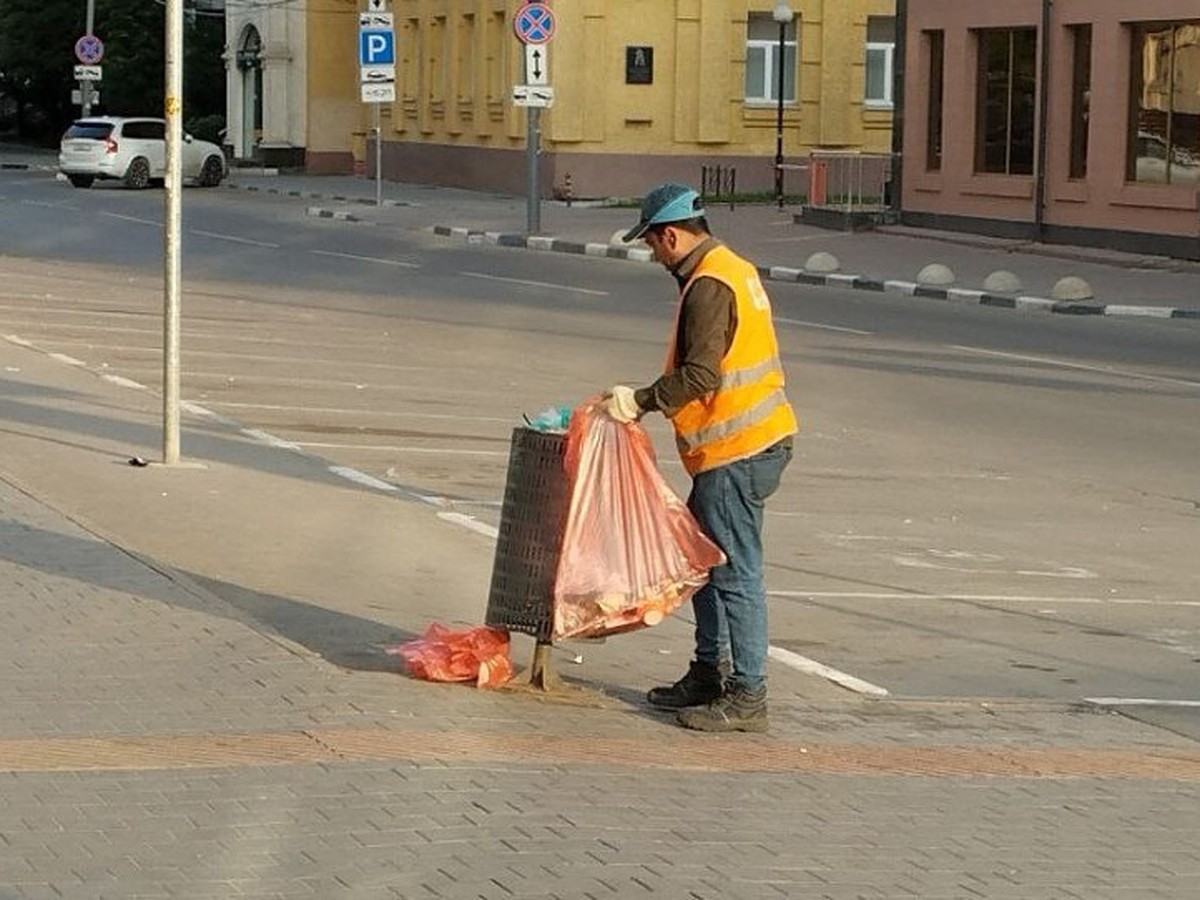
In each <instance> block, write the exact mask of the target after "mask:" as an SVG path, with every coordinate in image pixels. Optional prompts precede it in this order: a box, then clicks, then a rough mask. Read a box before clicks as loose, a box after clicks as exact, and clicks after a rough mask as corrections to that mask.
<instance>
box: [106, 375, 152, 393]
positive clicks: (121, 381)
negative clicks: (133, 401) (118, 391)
mask: <svg viewBox="0 0 1200 900" xmlns="http://www.w3.org/2000/svg"><path fill="white" fill-rule="evenodd" d="M100 377H101V378H103V379H104V380H105V381H107V382H110V383H112V384H115V385H118V386H119V387H127V388H133V389H134V390H135V391H144V390H146V389H147V388H146V386H145V385H144V384H142V383H140V382H137V381H133V380H132V379H129V378H122V377H121V376H120V375H101V376H100Z"/></svg>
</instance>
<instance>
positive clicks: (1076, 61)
mask: <svg viewBox="0 0 1200 900" xmlns="http://www.w3.org/2000/svg"><path fill="white" fill-rule="evenodd" d="M1071 47H1072V54H1073V57H1072V60H1071V160H1070V165H1069V166H1068V168H1067V175H1068V177H1070V178H1085V177H1087V151H1088V117H1089V116H1090V115H1091V99H1092V26H1091V25H1076V26H1074V27H1072V28H1071Z"/></svg>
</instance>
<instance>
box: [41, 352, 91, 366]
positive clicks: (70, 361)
mask: <svg viewBox="0 0 1200 900" xmlns="http://www.w3.org/2000/svg"><path fill="white" fill-rule="evenodd" d="M50 358H51V359H54V360H58V361H59V362H60V363H66V364H67V365H68V366H86V365H87V363H85V362H84V361H83V360H82V359H76V358H75V357H73V356H67V354H65V353H51V354H50Z"/></svg>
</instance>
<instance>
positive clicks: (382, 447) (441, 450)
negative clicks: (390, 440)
mask: <svg viewBox="0 0 1200 900" xmlns="http://www.w3.org/2000/svg"><path fill="white" fill-rule="evenodd" d="M294 446H295V447H299V448H304V447H311V448H313V449H316V450H366V451H371V452H379V453H435V454H437V455H438V456H499V457H505V458H507V457H508V451H507V450H454V449H450V448H447V447H397V446H393V445H389V444H333V443H324V442H318V441H299V442H297V443H296V444H294Z"/></svg>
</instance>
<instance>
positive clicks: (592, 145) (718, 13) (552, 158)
mask: <svg viewBox="0 0 1200 900" xmlns="http://www.w3.org/2000/svg"><path fill="white" fill-rule="evenodd" d="M522 5H523V4H521V3H519V2H515V0H390V2H388V4H387V8H388V11H390V12H391V13H392V14H393V16H394V21H395V31H396V47H397V49H396V55H397V60H396V63H397V66H396V68H397V72H396V75H397V82H396V100H395V102H394V103H387V104H381V108H380V110H379V113H380V124H381V133H382V141H383V143H382V147H381V158H382V171H383V175H384V177H385V178H390V179H396V180H405V181H413V182H421V183H431V184H442V185H453V186H460V187H469V188H478V189H492V190H501V191H511V192H517V193H519V192H523V190H524V183H525V182H524V179H525V173H526V142H527V134H526V132H527V118H526V117H527V110H526V108H524V107H521V106H517V105H514V103H513V98H512V93H513V87H514V86H515V85H520V84H523V83H525V82H526V81H527V80H528V79H527V77H526V74H525V65H526V48H525V45H524V44H522V43H521V41H520V40H518V38H517V36H516V34H515V32H514V27H513V25H514V17H515V15H516V14H517V12H518V10H519V8H520V7H521V6H522ZM547 6H549V8H550V9H551V11H552V13H553V15H554V25H555V27H554V33H553V36H552V38H551V40H550V41H549V42H548V43H546V44H544V45H542V47H543V49H544V51H545V55H546V59H545V64H546V66H547V69H548V78H547V82H548V84H549V86H550V87H551V88H552V89H553V92H554V103H553V106H552V107H550V108H548V109H544V110H542V111H541V112H540V115H539V118H540V126H541V134H540V144H539V146H540V150H541V153H540V163H539V170H540V176H541V185H540V188H541V191H542V193H543V196H551V195H552V194H559V195H561V194H563V193H564V192H566V191H567V190H569V191H570V193H571V195H572V196H575V197H600V196H609V197H611V196H636V195H640V194H641V193H643V192H644V191H645V189H646V188H647V187H648V186H650V185H652V184H654V183H656V182H658V181H662V180H666V179H677V180H690V181H694V180H696V179H698V178H699V177H700V172H701V167H703V166H710V167H715V166H720V167H722V169H723V170H724V171H725V172H726V173H728V171H729V170H733V171H735V172H736V185H737V190H738V191H739V192H741V191H746V192H750V191H760V190H767V189H769V188H770V186H771V185H772V183H773V178H774V171H775V169H774V160H775V154H776V144H777V139H778V134H779V133H780V131H781V132H782V135H783V155H784V158H785V161H786V162H789V163H796V162H800V161H801V160H802V158H806V157H807V155H808V153H809V151H811V150H813V149H839V150H852V151H853V150H860V151H865V152H874V153H886V152H888V151H889V150H890V149H891V125H892V108H891V76H892V73H891V64H892V57H891V48H892V44H893V42H894V19H893V16H894V2H893V0H792V2H791V3H790V8H791V10H792V12H793V13H794V15H795V17H794V19H793V21H792V23H791V24H788V25H786V26H784V35H783V37H784V41H783V54H782V55H781V54H780V52H779V49H780V43H779V29H780V25H779V24H778V22H777V20H776V19H775V18H773V16H772V13H773V11H774V10H775V8H776V7H777V6H779V4H776V3H771V2H769V0H654V2H634V0H553V2H551V3H548V4H547ZM364 7H365V4H364V3H363V0H359V3H358V4H355V5H352V4H351V3H350V2H349V0H347V2H345V3H343V2H341V0H309V3H308V5H307V9H308V13H307V19H308V28H307V34H306V40H305V42H304V49H303V53H304V63H305V67H306V74H305V82H306V86H307V98H308V102H307V110H306V118H307V129H306V147H305V160H306V166H307V168H308V169H309V170H310V171H314V172H335V171H350V170H353V169H355V168H357V169H358V170H359V171H362V170H364V169H368V170H369V169H370V168H371V166H373V161H374V153H373V151H372V150H371V146H372V141H373V126H374V117H375V110H374V108H373V105H372V104H367V103H363V102H362V100H361V98H360V96H359V79H360V73H359V69H358V50H357V47H358V43H357V29H358V16H357V12H358V10H359V9H360V8H364ZM781 70H782V75H783V85H784V90H783V99H784V103H783V113H782V128H781V129H780V126H779V107H780V104H779V75H780V73H781ZM788 188H789V191H793V189H795V191H796V192H802V186H800V185H792V184H790V183H789V185H788Z"/></svg>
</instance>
